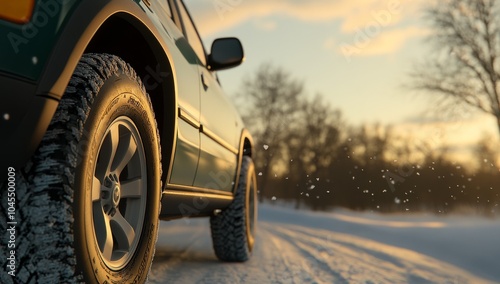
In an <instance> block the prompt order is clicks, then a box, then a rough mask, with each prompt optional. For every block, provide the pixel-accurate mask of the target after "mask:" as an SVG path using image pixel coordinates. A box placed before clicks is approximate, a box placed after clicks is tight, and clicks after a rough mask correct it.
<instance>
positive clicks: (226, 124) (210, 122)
mask: <svg viewBox="0 0 500 284" xmlns="http://www.w3.org/2000/svg"><path fill="white" fill-rule="evenodd" d="M178 4H179V12H180V15H181V18H182V20H183V23H184V28H185V33H186V36H187V38H188V41H189V43H190V44H191V46H192V47H193V49H194V50H195V52H196V54H197V56H198V60H199V66H198V69H199V78H200V79H201V82H202V83H201V84H200V93H201V95H200V101H201V117H200V157H199V162H198V169H197V171H196V176H195V179H194V183H193V185H194V186H195V187H200V188H205V189H207V188H208V189H215V190H222V191H226V192H230V191H231V190H232V188H233V182H234V179H235V175H236V168H237V155H238V149H237V147H238V144H239V134H240V133H237V132H238V131H237V130H238V129H241V121H240V120H239V116H238V115H237V113H236V111H235V109H234V108H233V107H232V105H231V103H230V102H229V101H228V99H227V98H226V96H225V95H224V94H223V92H222V89H221V88H220V85H219V82H218V81H217V80H216V77H215V73H212V72H210V71H208V70H207V62H206V53H205V49H204V47H203V43H202V41H201V39H200V37H199V34H198V32H197V30H196V27H195V25H194V24H193V21H192V19H191V17H190V16H189V13H188V12H187V10H186V8H185V6H184V4H183V3H182V2H179V3H178Z"/></svg>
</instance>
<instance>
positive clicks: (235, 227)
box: [210, 156, 257, 262]
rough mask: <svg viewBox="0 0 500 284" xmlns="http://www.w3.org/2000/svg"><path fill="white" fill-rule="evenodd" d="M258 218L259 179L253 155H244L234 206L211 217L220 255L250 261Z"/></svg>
mask: <svg viewBox="0 0 500 284" xmlns="http://www.w3.org/2000/svg"><path fill="white" fill-rule="evenodd" d="M256 221H257V180H256V176H255V168H254V164H253V161H252V158H250V157H247V156H244V157H243V160H242V164H241V171H240V177H239V182H238V187H237V188H236V192H235V196H234V200H233V202H232V203H231V205H230V206H229V207H228V208H227V209H225V210H224V211H222V212H221V213H220V214H219V215H216V216H212V217H210V228H211V231H212V242H213V247H214V251H215V254H216V255H217V258H219V259H220V260H223V261H231V262H243V261H247V260H248V259H249V258H250V256H251V254H252V251H253V247H254V243H255V230H256Z"/></svg>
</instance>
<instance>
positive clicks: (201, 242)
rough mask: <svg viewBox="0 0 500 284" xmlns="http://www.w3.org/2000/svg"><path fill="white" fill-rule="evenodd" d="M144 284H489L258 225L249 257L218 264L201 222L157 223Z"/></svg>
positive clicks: (424, 261)
mask: <svg viewBox="0 0 500 284" xmlns="http://www.w3.org/2000/svg"><path fill="white" fill-rule="evenodd" d="M150 283H201V284H203V283H231V284H233V283H234V284H237V283H365V284H371V283H415V284H420V283H450V284H456V283H460V284H466V283H491V282H488V281H486V280H484V279H480V278H477V277H475V276H474V275H471V274H469V273H467V272H465V271H463V270H460V269H458V268H457V267H455V266H452V265H449V264H448V263H446V262H443V261H439V260H436V259H434V258H432V257H428V256H426V255H423V254H420V253H417V252H415V251H412V250H408V249H403V248H399V247H395V246H391V245H388V244H382V243H379V242H376V241H373V240H370V239H366V238H362V237H358V236H354V235H349V234H345V233H336V232H334V231H330V230H324V229H313V228H309V227H304V226H300V225H288V224H282V223H273V222H265V221H259V223H258V228H257V238H256V246H255V251H254V255H253V257H252V258H251V259H250V261H248V262H245V263H224V262H220V261H218V260H217V258H216V257H215V254H214V252H213V249H212V241H211V238H210V227H209V224H208V221H207V220H206V219H193V220H190V221H189V222H187V223H186V222H185V221H184V220H178V221H171V222H163V223H162V224H161V226H160V235H159V240H158V245H157V249H156V256H155V259H154V261H153V267H152V270H151V275H150Z"/></svg>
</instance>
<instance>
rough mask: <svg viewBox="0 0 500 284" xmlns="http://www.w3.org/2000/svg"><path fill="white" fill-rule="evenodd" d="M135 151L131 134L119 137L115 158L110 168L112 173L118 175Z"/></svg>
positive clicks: (135, 146) (135, 147) (135, 145)
mask: <svg viewBox="0 0 500 284" xmlns="http://www.w3.org/2000/svg"><path fill="white" fill-rule="evenodd" d="M136 151H137V144H136V143H135V140H134V137H133V136H132V134H131V133H127V134H126V135H123V136H121V137H120V143H119V145H118V149H117V151H116V156H115V158H114V161H113V165H112V167H111V169H112V171H113V172H115V173H117V174H118V175H119V174H120V173H121V171H122V170H123V168H125V166H126V165H127V164H128V162H129V161H130V159H132V156H134V154H135V152H136Z"/></svg>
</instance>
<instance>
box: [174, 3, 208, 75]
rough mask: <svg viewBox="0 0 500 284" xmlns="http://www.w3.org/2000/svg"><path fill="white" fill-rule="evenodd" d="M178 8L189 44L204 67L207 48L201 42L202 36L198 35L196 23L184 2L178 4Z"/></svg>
mask: <svg viewBox="0 0 500 284" xmlns="http://www.w3.org/2000/svg"><path fill="white" fill-rule="evenodd" d="M178 6H179V12H180V14H181V17H182V21H183V23H184V34H185V35H186V37H187V40H188V41H189V44H190V45H191V47H192V48H193V49H194V51H195V52H196V55H197V56H198V59H200V62H201V63H202V64H203V65H206V55H205V48H204V47H203V42H202V41H201V39H200V36H199V35H198V31H197V30H196V28H195V26H194V23H193V21H192V20H191V17H190V16H189V13H188V12H187V10H186V7H185V6H184V4H183V3H182V2H178Z"/></svg>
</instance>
